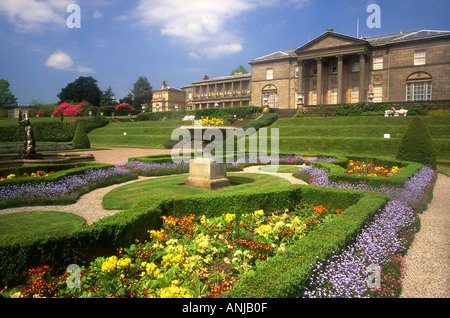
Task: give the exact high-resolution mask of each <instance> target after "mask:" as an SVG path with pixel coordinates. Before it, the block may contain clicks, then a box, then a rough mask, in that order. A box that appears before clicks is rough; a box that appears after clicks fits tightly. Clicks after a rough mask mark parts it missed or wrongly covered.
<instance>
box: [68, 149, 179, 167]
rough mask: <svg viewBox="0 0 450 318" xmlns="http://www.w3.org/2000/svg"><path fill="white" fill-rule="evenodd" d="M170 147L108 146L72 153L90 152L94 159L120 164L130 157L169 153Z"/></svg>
mask: <svg viewBox="0 0 450 318" xmlns="http://www.w3.org/2000/svg"><path fill="white" fill-rule="evenodd" d="M171 151H172V150H171V149H140V148H119V147H108V149H105V150H91V151H83V152H73V153H74V154H92V155H94V157H95V161H97V162H101V163H107V164H113V165H117V164H122V163H125V162H127V161H128V158H131V157H142V156H152V155H162V154H168V155H170V153H171Z"/></svg>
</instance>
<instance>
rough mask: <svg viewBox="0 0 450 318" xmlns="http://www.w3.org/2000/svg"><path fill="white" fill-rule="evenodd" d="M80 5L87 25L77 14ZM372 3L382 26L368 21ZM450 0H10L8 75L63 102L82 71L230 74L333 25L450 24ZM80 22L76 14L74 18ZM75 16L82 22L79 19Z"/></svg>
mask: <svg viewBox="0 0 450 318" xmlns="http://www.w3.org/2000/svg"><path fill="white" fill-rule="evenodd" d="M71 4H76V5H78V7H79V8H80V12H81V15H80V19H79V21H80V22H81V25H80V28H69V27H68V26H67V19H68V18H70V17H71V14H72V13H74V12H75V11H73V10H69V12H67V8H68V6H69V5H71ZM370 4H378V6H379V7H380V13H381V15H380V17H381V27H380V28H369V27H368V26H367V24H366V20H367V18H368V17H369V16H370V15H371V12H367V11H366V10H367V7H368V6H369V5H370ZM449 12H450V1H448V0H427V1H424V0H420V1H419V0H394V1H392V0H391V1H388V0H385V1H382V0H378V1H368V0H345V1H320V0H278V1H277V0H134V1H129V0H128V1H127V0H0V43H1V45H0V78H4V79H6V80H8V81H9V83H10V85H11V87H10V89H11V91H12V92H13V94H14V95H15V96H16V97H18V100H19V104H29V103H31V102H33V101H39V102H43V103H56V102H57V101H58V98H57V96H56V95H57V94H58V93H59V92H60V91H61V89H62V88H63V87H65V86H66V85H67V84H68V83H70V82H73V81H74V80H76V79H77V78H78V77H79V76H92V77H94V78H95V79H96V80H97V81H98V85H99V87H100V89H102V90H106V89H107V88H108V86H111V88H112V90H113V92H114V93H115V95H116V98H117V99H120V98H123V97H124V96H126V94H127V92H128V91H130V89H132V87H133V83H134V82H135V81H136V80H137V78H138V77H139V76H146V77H147V78H148V80H149V82H150V84H151V85H152V86H153V88H154V89H159V88H160V87H161V83H162V81H163V80H166V81H167V84H168V85H169V86H171V87H177V88H181V87H182V86H184V85H189V84H190V83H192V82H193V81H196V80H201V79H202V77H203V75H208V76H210V77H216V76H225V75H229V73H230V72H231V71H232V70H233V69H234V68H236V67H237V66H239V65H241V64H242V65H244V66H245V67H246V68H247V70H248V71H250V70H251V68H250V65H249V64H248V62H249V61H251V60H252V59H254V58H258V57H261V56H264V55H266V54H269V53H272V52H276V51H280V50H290V49H296V48H298V47H299V46H302V45H303V44H305V43H307V42H308V41H310V40H312V39H314V38H315V37H317V36H319V35H321V34H322V33H324V32H325V31H326V30H327V29H328V28H333V29H334V31H335V32H338V33H342V34H346V35H351V36H356V35H357V20H358V19H359V34H360V35H364V36H366V37H373V36H379V35H388V34H396V33H399V32H400V30H404V31H405V32H409V31H417V30H421V29H428V30H450V22H449V21H450V19H449V18H448V13H449ZM69 20H70V19H69ZM71 21H75V20H71Z"/></svg>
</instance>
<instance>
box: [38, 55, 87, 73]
mask: <svg viewBox="0 0 450 318" xmlns="http://www.w3.org/2000/svg"><path fill="white" fill-rule="evenodd" d="M45 65H46V66H48V67H51V68H54V69H57V70H62V71H76V72H79V73H95V71H94V69H93V68H91V67H86V66H78V67H76V68H75V67H74V62H73V60H72V58H71V57H70V55H69V54H67V53H66V52H63V51H61V50H56V51H55V52H54V53H53V54H52V55H50V56H49V57H48V59H47V61H45Z"/></svg>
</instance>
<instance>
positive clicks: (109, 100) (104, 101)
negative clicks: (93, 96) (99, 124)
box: [100, 86, 115, 106]
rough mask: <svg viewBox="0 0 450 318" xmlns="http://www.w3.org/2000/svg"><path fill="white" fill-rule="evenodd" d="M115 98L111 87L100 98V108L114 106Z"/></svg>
mask: <svg viewBox="0 0 450 318" xmlns="http://www.w3.org/2000/svg"><path fill="white" fill-rule="evenodd" d="M114 97H115V94H114V93H113V91H112V88H111V86H109V87H108V88H107V89H106V91H103V92H102V96H101V97H100V106H110V105H114Z"/></svg>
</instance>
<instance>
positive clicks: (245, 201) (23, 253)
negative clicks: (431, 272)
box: [0, 156, 436, 298]
mask: <svg viewBox="0 0 450 318" xmlns="http://www.w3.org/2000/svg"><path fill="white" fill-rule="evenodd" d="M282 158H283V159H282V160H281V161H280V162H282V161H283V160H284V162H283V163H284V164H294V163H296V164H298V163H300V162H302V163H303V162H305V163H307V166H306V167H305V168H303V169H302V170H301V171H300V172H299V173H298V174H300V175H302V176H303V177H305V176H308V177H307V178H306V179H307V181H308V182H309V183H310V184H311V185H313V186H299V185H295V186H294V185H280V186H275V187H271V188H270V189H260V188H253V189H247V190H246V191H242V192H239V193H238V192H236V193H234V192H232V191H231V192H229V193H218V192H215V191H212V192H207V193H205V194H199V195H196V196H191V197H184V198H176V197H169V198H168V197H163V196H162V197H161V198H160V199H157V198H155V197H142V198H140V199H138V200H136V201H135V202H134V203H133V204H132V205H131V206H128V207H127V208H126V209H125V210H123V211H122V212H120V213H118V214H115V215H113V216H110V217H106V218H103V219H101V220H100V221H98V222H96V223H94V224H93V225H91V226H84V227H81V228H76V229H73V230H70V231H60V232H58V233H50V234H43V235H42V236H40V237H38V238H37V237H25V238H14V239H8V240H7V241H5V240H0V245H1V248H0V253H1V258H2V264H1V265H0V266H1V271H0V273H1V275H2V276H1V281H2V285H10V286H12V285H14V284H18V283H23V282H25V280H26V278H27V277H28V278H30V279H31V281H29V284H28V285H27V287H26V288H25V289H23V288H22V289H4V291H3V293H2V295H3V296H4V297H10V296H13V295H14V296H28V297H33V296H44V297H47V296H48V297H50V296H52V297H178V296H189V297H191V296H192V297H197V296H201V297H219V296H220V297H255V298H258V297H292V296H293V297H398V296H399V294H400V291H401V283H400V282H399V279H400V275H401V271H402V266H403V265H404V264H403V263H402V255H403V254H404V253H405V251H406V250H407V248H408V246H409V244H410V243H411V240H412V237H413V235H414V233H415V232H416V231H417V230H418V228H419V223H418V218H417V217H416V215H415V214H414V209H419V208H422V209H424V208H426V203H427V202H428V201H429V200H430V198H431V196H430V195H431V194H432V187H433V184H434V180H435V178H436V172H435V171H434V170H433V169H431V168H428V167H427V166H422V165H420V164H419V165H415V164H412V163H409V162H397V161H395V162H393V161H392V162H390V163H387V162H383V165H384V166H385V165H388V166H389V165H390V164H395V165H397V166H398V167H401V169H399V170H398V171H397V172H396V173H395V174H393V175H391V176H389V177H373V176H355V174H353V175H352V176H351V177H356V179H346V178H348V177H350V175H349V174H346V173H345V168H346V167H345V163H346V162H348V160H358V158H350V159H349V158H347V157H339V156H334V157H329V156H318V158H317V159H315V160H313V161H312V162H308V161H307V160H303V159H302V158H301V157H300V156H297V157H289V158H288V157H282ZM152 159H154V160H155V161H157V162H151V160H152ZM248 159H249V157H246V159H245V160H243V161H242V162H240V163H237V162H234V163H233V164H229V168H232V167H234V168H236V169H242V166H245V165H246V164H248V162H249V160H248ZM359 159H361V158H359ZM146 160H147V162H145V161H146ZM148 160H150V161H148ZM166 160H167V161H166ZM300 160H301V161H300ZM377 160H381V159H375V158H372V162H377V164H381V162H379V161H377ZM263 161H264V162H265V161H266V160H263ZM257 163H258V162H257ZM259 163H261V162H259ZM90 164H91V163H90ZM86 165H87V166H88V164H86ZM170 165H171V164H170V162H169V161H168V157H167V156H166V157H164V156H157V157H153V158H147V159H145V160H136V158H134V159H133V160H130V161H129V162H128V163H126V164H124V165H121V166H117V167H102V168H100V167H96V168H98V169H92V168H90V169H87V166H85V167H82V168H86V169H84V170H83V171H77V173H79V175H78V177H79V179H83V180H85V179H86V175H83V173H86V172H87V171H89V173H93V172H94V171H112V170H108V169H114V170H117V171H120V172H121V173H119V176H117V175H116V176H115V177H118V178H119V179H120V178H122V177H124V178H135V177H137V175H140V174H142V175H165V174H174V173H175V174H176V173H178V174H179V173H185V172H187V171H188V170H187V166H182V165H181V164H178V166H175V165H173V164H172V165H173V166H170ZM339 168H342V170H340V169H339ZM73 169H81V168H80V167H77V168H75V167H74V168H73ZM174 169H175V170H174ZM183 169H184V170H183ZM70 170H72V169H68V170H66V171H70ZM335 171H337V173H335V175H336V177H335V176H334V175H333V173H334V172H335ZM405 171H406V172H407V173H405ZM20 172H21V171H20ZM20 172H19V171H18V173H19V174H20ZM342 172H343V173H344V174H342ZM77 173H75V174H74V175H77ZM402 174H403V177H402ZM55 175H57V172H56V173H54V174H51V175H49V176H46V177H43V176H42V177H28V178H29V180H28V181H30V182H31V181H32V180H33V182H34V183H35V184H36V185H39V184H47V183H48V182H36V180H38V179H39V178H55ZM74 175H70V176H74ZM70 176H63V175H60V176H59V178H64V177H70ZM80 176H81V177H80ZM337 176H341V177H343V178H344V180H339V178H338V177H337ZM395 176H397V177H398V176H400V177H402V178H403V183H402V186H400V185H399V182H400V181H395V180H394V182H391V183H389V182H387V183H386V181H387V180H389V179H391V178H393V177H395ZM361 177H364V178H372V179H373V178H379V179H383V180H384V183H382V182H379V181H374V182H368V183H367V182H363V181H367V180H371V179H367V180H366V179H360V178H361ZM31 178H33V179H32V180H31ZM20 179H22V180H25V179H27V178H17V179H16V180H15V181H14V178H11V179H10V180H4V181H2V182H19V180H20ZM94 179H95V178H94ZM94 179H93V180H94ZM104 179H106V180H108V177H105V175H102V176H99V178H98V180H104ZM113 179H114V177H113ZM59 180H61V179H59ZM41 181H43V180H41ZM55 181H56V179H55ZM30 182H27V183H26V184H30ZM71 182H72V181H69V182H65V183H66V184H67V183H71ZM92 184H95V186H93V187H97V186H99V185H100V186H101V182H100V183H99V184H98V183H97V181H93V183H92ZM11 185H13V184H11ZM17 185H20V186H23V185H24V183H22V182H20V183H18V184H16V186H17ZM3 188H5V186H3V185H0V190H2V189H3ZM361 190H363V191H361ZM44 191H48V190H44ZM70 191H72V192H76V190H73V189H72V190H70ZM70 191H69V192H70ZM84 191H90V190H89V189H85V190H84ZM78 195H79V194H78ZM2 198H3V197H2ZM16 201H20V199H18V197H16V198H10V201H7V202H8V203H6V204H5V202H6V201H3V200H2V202H3V203H4V204H5V206H9V204H12V203H13V202H16ZM21 204H28V203H26V202H25V201H22V203H21ZM19 205H20V204H19ZM305 206H308V207H312V208H313V210H304V207H305ZM325 207H332V208H331V210H323V211H328V212H326V213H323V212H322V213H319V214H320V215H319V214H318V211H322V209H324V208H325ZM261 211H263V212H261ZM333 211H334V212H333ZM336 211H339V213H337V212H336ZM260 214H261V215H260ZM262 214H263V215H262ZM258 215H259V216H260V219H256V217H257V216H258ZM263 216H264V218H263ZM282 216H283V217H284V218H285V219H283V220H281V219H278V218H280V217H282ZM296 217H297V219H296ZM322 217H323V218H322ZM313 219H314V221H311V220H313ZM294 220H297V221H294ZM256 222H261V223H256ZM263 222H266V223H263ZM267 222H268V223H267ZM280 222H283V223H284V224H283V223H280ZM295 222H299V223H298V224H297V223H295ZM308 222H309V223H308ZM316 222H318V223H316ZM293 223H294V224H295V225H297V226H296V227H295V226H293V225H292V224H293ZM250 224H253V225H256V229H255V228H253V230H251V229H252V228H251V227H250V226H251V225H250ZM277 224H278V226H277ZM286 224H291V225H290V226H289V225H286ZM219 225H220V226H219ZM281 225H283V226H281ZM309 226H311V227H309ZM293 228H295V230H293ZM313 229H314V230H313ZM191 230H192V232H191ZM276 231H279V232H276ZM283 231H284V232H283ZM194 233H195V236H194ZM281 233H283V234H281ZM187 234H189V235H187ZM166 235H167V236H166ZM290 235H292V240H291V238H290ZM189 236H190V237H189ZM277 236H278V240H276V237H277ZM213 238H216V239H213ZM159 239H161V240H159ZM134 240H137V241H134ZM176 240H179V241H176ZM184 240H186V241H184ZM283 240H284V241H283ZM133 241H134V244H131V243H132V242H133ZM176 242H177V243H180V242H184V243H183V244H175V243H176ZM225 243H226V244H225ZM221 244H223V245H221ZM282 244H285V245H282ZM255 246H257V247H264V248H263V249H264V251H263V250H261V251H259V252H258V253H256V252H255V250H253V249H252V248H253V247H255ZM194 250H195V251H196V252H199V251H200V253H199V254H196V255H194V252H193V251H194ZM239 251H240V252H239ZM275 251H277V253H275ZM202 252H203V253H202ZM269 252H270V253H269ZM258 254H260V258H259V259H258ZM213 261H214V262H213ZM233 261H234V262H233ZM244 261H245V264H244ZM192 262H194V263H195V264H197V265H196V266H193V263H192ZM68 264H80V265H82V276H81V277H82V278H81V281H82V286H81V288H80V289H66V288H65V287H66V280H65V279H66V278H67V276H68V274H67V273H65V274H63V272H64V269H65V268H66V267H67V265H68ZM280 264H281V266H280ZM374 264H376V265H378V266H381V268H382V275H381V277H382V281H381V286H380V288H368V284H367V277H368V276H369V275H370V274H371V273H370V270H369V269H368V268H369V267H370V266H371V265H374ZM32 268H33V269H32ZM108 269H109V271H108ZM27 270H28V272H27ZM50 273H51V274H52V275H50ZM161 275H162V276H161ZM183 278H185V279H186V280H184V279H183ZM193 286H195V288H193Z"/></svg>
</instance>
